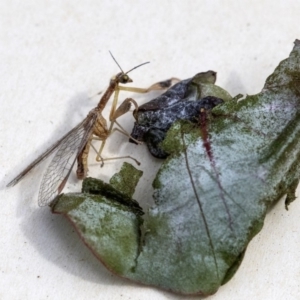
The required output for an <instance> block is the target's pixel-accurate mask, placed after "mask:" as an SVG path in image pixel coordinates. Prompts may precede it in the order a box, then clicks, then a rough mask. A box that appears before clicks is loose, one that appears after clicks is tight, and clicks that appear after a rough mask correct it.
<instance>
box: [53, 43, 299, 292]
mask: <svg viewBox="0 0 300 300" xmlns="http://www.w3.org/2000/svg"><path fill="white" fill-rule="evenodd" d="M299 79H300V42H299V41H296V42H295V47H294V49H293V51H292V53H291V55H290V57H289V58H288V59H286V60H284V61H282V62H281V63H280V65H279V66H278V67H277V68H276V70H275V72H274V73H273V74H272V75H271V76H269V78H268V79H267V81H266V84H265V87H264V89H263V91H262V92H261V93H259V94H257V95H253V96H248V97H246V99H244V100H241V101H236V100H231V101H227V102H225V103H224V104H222V105H219V106H217V107H215V108H214V109H213V110H212V112H211V113H209V112H206V111H205V110H203V111H201V112H200V115H199V122H198V124H191V123H189V122H183V121H180V122H177V123H175V124H174V125H173V126H172V128H171V129H170V131H168V134H167V138H166V140H165V141H164V147H165V150H166V151H168V153H171V155H170V156H169V157H168V159H167V160H166V161H165V162H164V163H163V165H162V166H161V168H160V170H159V172H158V174H157V176H156V178H155V180H154V183H153V185H154V188H155V193H154V200H155V203H156V205H155V206H154V207H153V208H151V209H150V210H149V213H148V215H147V216H146V217H145V219H144V222H143V223H142V220H141V217H140V215H139V214H138V213H136V212H137V211H138V210H137V204H136V202H134V201H132V200H131V199H128V198H126V197H125V196H124V193H122V192H115V193H110V192H106V191H105V190H106V188H104V189H103V188H102V189H99V191H98V195H95V194H94V195H91V194H77V195H75V196H74V195H73V196H72V195H70V196H68V195H63V196H61V197H60V198H58V200H57V202H56V204H55V205H54V207H53V211H54V212H56V213H63V214H66V216H67V217H68V218H69V219H70V220H71V221H72V223H73V224H74V225H75V226H76V228H77V230H78V231H79V233H80V235H81V236H82V238H83V239H84V241H85V243H86V244H87V245H88V246H89V247H90V248H91V249H92V251H93V252H94V253H95V254H96V255H97V256H98V257H99V258H100V259H101V260H102V261H103V262H104V264H105V265H106V266H107V267H108V268H109V269H111V270H112V271H114V272H115V273H117V274H119V275H121V276H124V277H126V278H129V279H132V280H134V281H137V282H141V283H143V284H147V285H154V286H157V287H159V288H163V289H166V290H172V291H174V292H178V293H183V294H204V295H209V294H212V293H215V292H216V291H217V290H218V288H219V287H220V285H222V284H224V283H226V282H227V281H228V280H229V279H230V278H231V277H232V276H233V275H234V273H235V272H236V270H237V268H238V267H239V265H240V263H241V261H242V259H243V255H244V253H245V250H246V247H247V245H248V243H249V242H250V240H251V239H252V238H253V236H254V235H256V234H257V233H258V232H259V231H260V230H261V228H262V226H263V221H264V217H265V214H266V211H267V208H268V207H269V206H270V205H271V204H272V203H274V201H277V200H278V199H279V198H280V197H282V196H283V195H285V194H286V195H287V199H286V205H288V204H289V203H290V202H291V201H293V200H294V199H295V189H296V186H297V184H298V181H299V180H298V179H299V175H300V80H299ZM106 187H107V189H108V190H110V189H111V188H110V187H108V186H106ZM96 190H97V189H96ZM116 195H117V196H116ZM124 197H125V198H126V199H127V200H126V201H120V199H121V198H124ZM116 199H117V200H116ZM64 202H65V203H66V204H63V203H64ZM132 203H134V204H132Z"/></svg>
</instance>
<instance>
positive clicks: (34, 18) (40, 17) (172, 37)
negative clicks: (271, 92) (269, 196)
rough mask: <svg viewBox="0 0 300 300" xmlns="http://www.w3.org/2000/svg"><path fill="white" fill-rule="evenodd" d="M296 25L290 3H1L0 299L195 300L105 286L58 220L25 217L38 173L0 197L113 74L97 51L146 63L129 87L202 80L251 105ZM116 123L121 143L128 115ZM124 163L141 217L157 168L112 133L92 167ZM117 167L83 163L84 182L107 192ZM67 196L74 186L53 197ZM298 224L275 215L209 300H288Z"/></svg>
mask: <svg viewBox="0 0 300 300" xmlns="http://www.w3.org/2000/svg"><path fill="white" fill-rule="evenodd" d="M299 13H300V2H299V1H297V0H295V1H293V0H290V1H288V0H285V1H274V0H272V1H271V0H270V1H269V0H264V1H263V0H255V1H253V0H252V1H250V0H249V1H248V0H247V1H239V2H238V1H229V0H227V1H224V0H223V1H208V0H207V1H195V0H193V1H190V0H185V1H157V0H152V1H134V0H131V1H116V0H115V1H104V0H102V1H101V0H98V1H97V0H90V1H77V0H73V1H61V0H53V1H45V0H41V1H34V0H28V1H8V0H7V1H5V0H2V1H1V2H0V61H1V67H0V82H1V84H0V99H1V100H0V101H1V102H0V104H1V105H0V113H1V116H0V120H1V121H0V122H1V123H0V124H1V127H0V141H1V145H0V158H1V159H0V188H1V190H0V192H1V197H0V201H1V208H0V233H1V234H0V299H89V300H91V299H123V300H127V299H158V300H159V299H197V297H196V298H190V297H182V296H178V295H174V294H171V293H168V292H164V291H161V290H158V289H156V288H152V287H145V286H140V285H137V284H135V283H130V282H128V281H127V280H124V279H121V278H118V277H116V276H114V275H112V274H110V273H109V272H108V271H107V270H106V269H105V268H104V267H103V266H102V265H101V264H100V263H99V262H98V261H97V260H96V259H95V258H94V256H93V255H92V254H91V253H90V252H89V250H88V249H87V248H86V247H85V246H84V245H83V243H82V242H81V241H80V239H79V238H78V236H77V234H76V233H75V232H74V230H73V228H72V227H71V225H70V224H69V223H68V222H67V221H66V220H65V219H63V218H62V217H61V216H57V215H52V214H51V213H50V212H49V209H48V208H39V207H38V206H37V193H38V187H39V182H40V178H41V175H42V172H43V170H44V169H45V168H46V166H47V163H46V164H45V163H44V164H42V165H41V166H40V167H38V168H36V169H35V170H34V171H33V172H31V173H30V175H29V176H27V177H26V179H24V180H23V181H22V182H20V183H19V184H18V185H17V186H15V187H14V188H5V186H6V184H7V183H8V182H9V181H10V180H11V179H12V178H13V177H14V176H16V175H17V174H18V172H20V171H21V170H22V169H23V168H24V167H26V166H27V165H28V164H29V163H30V162H31V161H32V160H33V159H34V158H36V157H37V156H38V155H39V154H41V153H42V152H43V151H44V150H46V149H47V147H49V146H50V145H51V144H52V143H53V142H54V141H55V140H57V139H58V138H59V137H61V136H62V135H63V134H64V133H66V132H67V131H68V130H69V129H71V128H72V127H73V126H75V125H76V124H77V123H78V122H79V121H80V120H82V119H83V118H84V117H85V116H86V114H87V113H88V111H89V110H90V109H91V108H93V107H94V106H95V105H96V103H97V102H98V98H99V96H97V97H93V98H90V97H91V96H93V95H95V94H96V93H97V92H99V91H103V90H104V89H105V88H106V87H107V85H108V81H109V79H110V78H111V76H112V75H114V74H116V73H118V72H119V70H118V68H117V66H116V65H115V63H114V62H113V60H112V59H111V57H110V55H109V53H108V50H111V51H112V52H113V54H114V55H115V57H116V58H117V60H118V61H119V63H120V64H121V66H122V68H123V69H124V70H128V69H130V68H132V67H134V66H135V65H137V64H139V63H142V62H144V61H148V60H149V61H151V64H149V65H147V66H144V67H141V68H140V69H137V70H136V71H134V72H132V73H131V77H132V78H133V80H134V84H133V85H134V86H138V87H147V86H149V85H150V84H152V83H154V82H156V81H159V80H162V79H166V78H169V77H171V76H176V77H179V78H182V79H185V78H188V77H191V76H193V75H194V74H195V73H197V72H199V71H206V70H209V69H212V70H215V71H217V72H218V80H217V83H218V85H220V86H222V87H223V88H225V89H227V90H228V91H229V92H230V93H231V94H232V95H235V94H237V93H243V94H255V93H258V92H259V91H260V90H261V88H262V87H263V84H264V80H265V79H266V77H267V76H268V75H269V74H270V73H271V72H272V71H273V70H274V68H275V67H276V66H277V65H278V63H279V61H280V60H282V59H284V58H286V57H287V56H288V55H289V53H290V51H291V49H292V47H293V42H294V40H295V39H296V38H300V32H299V31H300V27H299V20H300V19H299V18H300V17H299V16H300V14H299ZM128 96H129V95H128V93H127V94H126V93H125V94H124V93H122V94H121V97H120V98H121V99H124V98H125V97H128ZM151 97H153V94H152V96H151V95H148V96H135V99H136V100H137V101H139V103H142V102H145V101H147V100H149V99H151ZM106 116H107V114H106ZM120 123H122V124H123V125H124V126H125V127H126V128H127V129H128V130H129V131H130V129H131V128H132V124H133V118H132V115H131V114H128V115H127V116H126V117H124V118H121V119H120ZM127 154H131V155H132V156H134V157H136V158H138V159H139V160H140V161H141V162H142V165H141V167H140V168H141V169H143V170H144V171H145V173H144V176H143V178H142V180H141V182H140V184H139V186H138V188H137V190H138V192H137V193H136V195H135V198H136V199H139V200H141V201H143V204H144V207H145V206H149V205H151V183H152V180H153V174H154V172H155V170H157V168H158V166H159V162H158V160H154V159H152V158H151V157H150V155H149V153H148V152H147V149H146V148H145V146H135V145H132V144H128V143H127V138H126V137H125V136H122V135H120V134H118V133H115V134H114V135H113V136H112V137H111V138H110V140H109V143H108V145H107V147H106V149H105V153H104V155H105V156H106V157H107V156H117V155H127ZM120 164H121V162H120V161H112V162H110V163H106V164H105V166H104V168H102V169H100V168H99V165H97V164H96V163H95V162H94V161H91V164H90V174H91V175H93V176H96V177H99V178H101V179H104V180H108V179H109V177H110V176H111V175H112V174H113V173H114V172H115V171H118V170H119V168H120ZM245 184H247V183H246V182H245ZM73 190H76V191H78V190H80V183H79V182H78V181H77V180H76V178H75V175H74V174H72V175H71V177H70V180H69V185H68V187H67V188H66V189H65V192H68V191H73ZM299 216H300V201H299V200H298V201H295V202H294V203H293V204H292V205H291V206H290V210H289V211H286V210H285V209H284V205H283V202H282V201H281V202H279V203H277V204H276V205H275V207H274V208H273V209H272V210H271V211H270V213H269V215H268V216H267V218H266V221H265V226H264V228H263V230H262V232H261V233H260V234H259V235H258V236H256V237H255V238H254V239H253V241H252V242H251V243H250V245H249V248H248V251H247V253H246V256H245V259H244V262H243V264H242V266H241V268H240V269H239V270H238V272H237V273H236V275H235V276H234V278H233V279H232V280H231V281H230V282H229V283H227V284H226V285H225V286H223V287H221V288H220V289H219V291H218V292H217V294H215V295H213V296H211V297H210V298H209V299H213V300H216V299H222V300H225V299H231V300H234V299H283V298H284V299H300V286H299V284H300V283H299V282H300V280H299V278H300V252H299V248H300V224H299V221H298V220H299Z"/></svg>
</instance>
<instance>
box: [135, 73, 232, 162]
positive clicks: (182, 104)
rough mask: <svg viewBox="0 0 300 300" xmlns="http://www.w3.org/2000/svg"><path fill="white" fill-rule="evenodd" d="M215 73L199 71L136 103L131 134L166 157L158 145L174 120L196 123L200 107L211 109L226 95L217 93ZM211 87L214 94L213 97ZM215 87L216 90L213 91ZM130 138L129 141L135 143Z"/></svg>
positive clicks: (153, 153) (159, 154) (159, 155)
mask: <svg viewBox="0 0 300 300" xmlns="http://www.w3.org/2000/svg"><path fill="white" fill-rule="evenodd" d="M216 78H217V73H216V72H214V71H207V72H201V73H198V74H196V75H195V76H193V77H192V78H189V79H186V80H182V81H180V82H179V83H177V84H175V85H174V86H173V87H172V88H170V89H169V90H168V91H166V92H165V93H164V94H162V95H160V96H158V97H157V98H155V99H153V100H151V101H149V102H147V103H145V104H143V105H141V106H139V108H138V109H136V110H135V111H134V112H133V115H134V118H135V119H136V122H135V124H134V127H133V129H132V132H131V137H133V138H134V139H135V140H138V141H144V142H145V143H146V144H147V146H148V149H149V151H150V153H151V154H152V155H153V156H154V157H157V158H166V157H167V156H168V154H167V153H166V152H165V151H163V150H162V149H161V147H160V143H161V142H162V141H163V140H164V139H165V136H166V134H167V131H168V130H169V128H170V127H171V125H172V124H173V123H174V122H175V121H177V120H189V121H191V122H197V119H198V118H197V116H198V115H199V111H200V109H201V108H205V109H207V110H211V109H212V108H214V107H215V106H216V105H218V104H220V103H222V102H223V100H221V99H223V98H224V99H227V98H228V97H227V96H226V95H225V97H224V95H223V94H220V91H221V90H222V92H225V91H224V90H223V89H221V88H219V87H217V86H216V85H214V83H215V82H216ZM207 86H212V87H213V89H214V93H213V94H214V95H218V98H217V97H212V93H211V91H212V88H211V87H210V89H209V90H208V89H207ZM216 89H217V90H218V92H217V93H216V91H215V90H216ZM134 139H131V140H130V141H131V142H135V140H134Z"/></svg>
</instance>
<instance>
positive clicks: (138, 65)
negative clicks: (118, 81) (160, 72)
mask: <svg viewBox="0 0 300 300" xmlns="http://www.w3.org/2000/svg"><path fill="white" fill-rule="evenodd" d="M109 54H110V55H111V57H112V58H113V60H114V61H115V63H116V64H117V66H118V67H119V68H120V70H121V72H122V73H123V74H128V73H129V72H131V71H133V70H135V69H137V68H139V67H141V66H143V65H146V64H149V63H150V61H147V62H144V63H142V64H140V65H137V66H135V67H134V68H132V69H130V70H129V71H127V72H126V73H124V71H123V70H122V68H121V66H120V65H119V63H118V62H117V60H116V59H115V57H114V56H113V54H112V53H111V52H110V51H109Z"/></svg>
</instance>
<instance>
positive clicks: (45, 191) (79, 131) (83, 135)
mask: <svg viewBox="0 0 300 300" xmlns="http://www.w3.org/2000/svg"><path fill="white" fill-rule="evenodd" d="M96 118H97V115H96V114H89V115H88V117H87V118H86V119H85V120H84V121H83V122H82V123H80V124H79V125H78V126H76V127H75V128H74V129H73V130H71V131H70V132H69V134H68V135H67V136H66V137H65V138H64V139H63V140H62V141H61V143H60V144H59V145H58V146H57V150H56V153H55V155H54V157H53V159H52V161H51V162H50V164H49V166H48V168H47V170H46V172H45V173H44V176H43V179H42V183H41V186H40V190H39V197H38V203H39V206H45V205H48V204H49V203H50V202H51V201H53V199H54V198H55V197H56V196H57V195H58V194H59V193H60V192H61V191H62V189H63V188H64V186H65V184H66V182H67V180H68V177H69V175H70V173H71V171H72V168H73V166H74V164H75V161H76V158H77V157H78V155H79V154H80V152H81V151H82V150H83V148H84V147H85V145H86V143H87V142H88V140H89V137H90V136H91V134H92V133H93V131H92V130H93V126H94V123H95V121H96Z"/></svg>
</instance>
